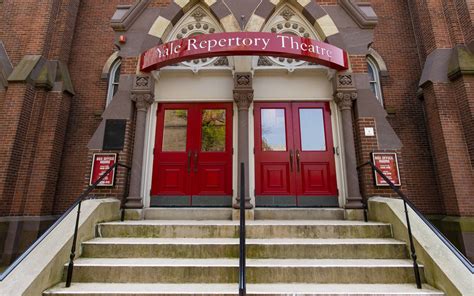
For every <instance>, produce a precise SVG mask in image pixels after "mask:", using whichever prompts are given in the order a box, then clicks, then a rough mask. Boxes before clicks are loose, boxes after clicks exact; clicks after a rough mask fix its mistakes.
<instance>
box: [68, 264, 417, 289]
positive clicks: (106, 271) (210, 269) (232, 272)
mask: <svg viewBox="0 0 474 296" xmlns="http://www.w3.org/2000/svg"><path fill="white" fill-rule="evenodd" d="M238 266H239V260H238V259H223V258H219V259H217V258H212V259H188V258H186V259H183V258H180V259H168V258H165V259H159V258H100V259H95V258H93V259H91V258H80V259H78V260H76V262H75V266H74V276H73V281H74V282H104V283H113V282H115V283H183V282H185V283H235V282H237V279H238V273H239V267H238ZM66 270H67V265H65V272H64V275H66ZM420 272H421V274H423V267H420ZM247 282H248V283H338V284H342V283H361V284H362V283H364V284H375V283H383V284H399V283H413V282H414V275H413V266H412V263H411V261H410V260H400V259H393V260H387V259H248V260H247Z"/></svg>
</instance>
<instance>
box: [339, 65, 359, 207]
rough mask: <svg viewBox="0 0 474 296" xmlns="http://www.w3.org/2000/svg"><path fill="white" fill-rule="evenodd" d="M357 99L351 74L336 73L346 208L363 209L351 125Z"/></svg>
mask: <svg viewBox="0 0 474 296" xmlns="http://www.w3.org/2000/svg"><path fill="white" fill-rule="evenodd" d="M356 99H357V89H356V88H355V85H354V81H353V78H352V75H351V74H350V73H338V75H337V77H336V93H335V101H336V103H337V104H338V106H339V110H341V118H342V133H343V137H344V158H345V163H346V180H347V200H346V204H345V206H344V207H345V208H346V209H363V208H364V205H363V203H362V196H361V194H360V187H359V175H358V172H357V158H356V151H355V142H354V130H353V125H352V106H353V101H354V100H356Z"/></svg>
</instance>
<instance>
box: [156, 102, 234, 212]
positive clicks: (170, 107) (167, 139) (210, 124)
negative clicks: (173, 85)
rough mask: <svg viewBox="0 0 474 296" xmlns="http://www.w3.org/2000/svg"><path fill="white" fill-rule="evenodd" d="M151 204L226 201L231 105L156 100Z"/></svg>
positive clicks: (229, 198) (229, 177)
mask: <svg viewBox="0 0 474 296" xmlns="http://www.w3.org/2000/svg"><path fill="white" fill-rule="evenodd" d="M157 118H158V120H157V132H156V141H155V154H154V165H153V179H152V188H151V205H152V206H230V205H231V204H232V104H231V103H213V104H160V105H159V108H158V115H157Z"/></svg>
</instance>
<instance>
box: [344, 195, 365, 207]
mask: <svg viewBox="0 0 474 296" xmlns="http://www.w3.org/2000/svg"><path fill="white" fill-rule="evenodd" d="M344 208H346V209H364V204H363V203H362V197H361V196H354V197H348V198H347V200H346V205H345V206H344Z"/></svg>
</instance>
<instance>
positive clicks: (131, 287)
mask: <svg viewBox="0 0 474 296" xmlns="http://www.w3.org/2000/svg"><path fill="white" fill-rule="evenodd" d="M64 286H65V283H59V284H58V285H56V286H55V287H53V288H51V289H49V290H47V291H45V293H44V295H87V294H88V293H89V294H91V293H93V295H132V294H136V295H162V294H179V295H196V294H201V295H204V294H205V295H213V294H214V295H216V294H219V295H222V294H225V295H237V294H238V285H237V284H208V283H200V284H187V283H182V284H181V283H180V284H130V283H125V284H119V283H72V285H71V287H70V288H65V287H64ZM158 291H159V292H158ZM247 294H248V295H252V294H253V295H270V294H271V295H280V294H281V295H288V294H293V295H294V294H297V295H430V296H435V295H436V296H440V295H444V293H443V292H441V291H438V290H435V289H434V288H432V287H431V286H429V285H427V284H424V285H423V289H421V290H419V289H417V288H416V286H415V285H414V284H248V285H247Z"/></svg>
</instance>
